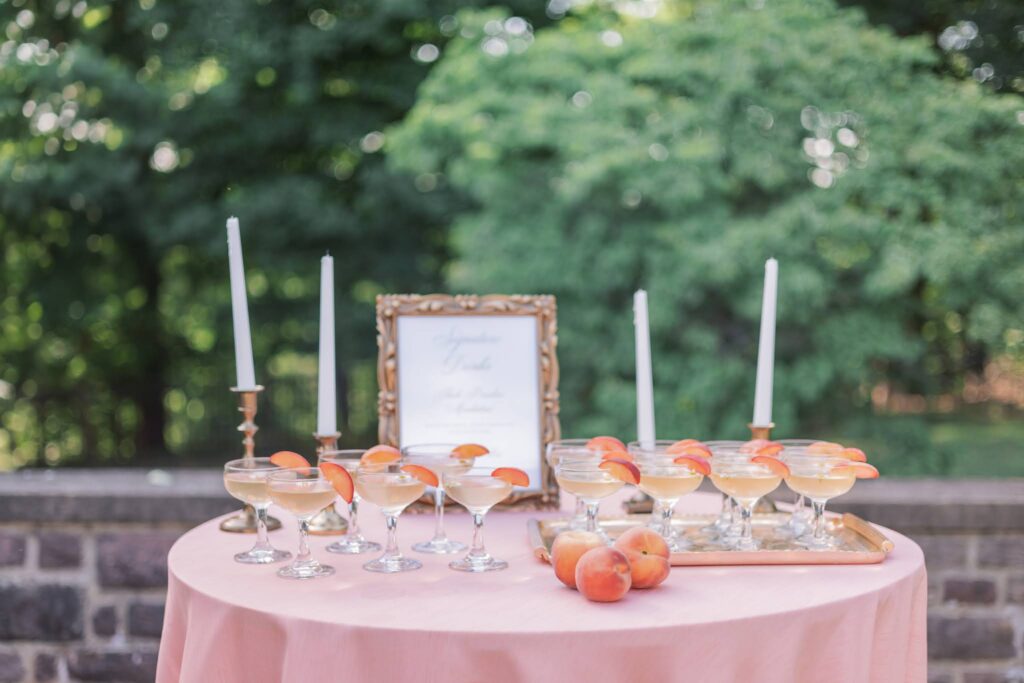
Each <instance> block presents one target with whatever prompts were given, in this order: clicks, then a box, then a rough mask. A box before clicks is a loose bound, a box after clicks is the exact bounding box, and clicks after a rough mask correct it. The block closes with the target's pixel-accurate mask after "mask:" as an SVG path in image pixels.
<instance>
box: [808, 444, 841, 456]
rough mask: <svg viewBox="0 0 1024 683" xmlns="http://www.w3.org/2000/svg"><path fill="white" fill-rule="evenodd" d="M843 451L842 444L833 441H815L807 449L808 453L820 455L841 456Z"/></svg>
mask: <svg viewBox="0 0 1024 683" xmlns="http://www.w3.org/2000/svg"><path fill="white" fill-rule="evenodd" d="M842 451H843V446H842V444H838V443H833V442H832V441H815V442H814V443H812V444H811V445H809V446H808V447H807V452H808V453H817V454H818V455H839V454H840V453H841V452H842Z"/></svg>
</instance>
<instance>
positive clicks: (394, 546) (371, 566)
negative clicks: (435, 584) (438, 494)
mask: <svg viewBox="0 0 1024 683" xmlns="http://www.w3.org/2000/svg"><path fill="white" fill-rule="evenodd" d="M413 467H416V466H413ZM419 469H423V468H422V467H420V468H419ZM428 472H429V470H428ZM429 474H430V475H431V477H433V476H434V475H433V473H432V472H429ZM433 481H434V482H437V479H436V478H434V479H433ZM426 488H427V483H426V482H424V480H423V479H421V478H419V477H417V476H415V474H410V473H409V472H407V471H402V470H399V471H389V472H360V473H359V476H357V477H356V493H358V494H359V495H360V496H362V498H363V500H366V501H369V502H371V503H373V504H374V505H376V506H377V507H379V508H380V511H381V512H382V513H383V514H384V520H385V521H386V523H387V528H388V539H387V545H386V546H385V548H384V554H383V555H381V556H380V557H378V558H377V559H376V560H371V561H370V562H367V563H366V564H364V565H363V569H365V570H367V571H371V572H380V573H382V574H393V573H396V572H407V571H412V570H414V569H419V568H420V567H422V566H423V565H422V564H421V563H420V562H418V561H417V560H414V559H412V558H410V557H404V556H403V555H402V553H401V552H400V551H399V550H398V516H399V515H400V514H402V511H403V510H405V508H407V507H408V506H409V505H410V504H411V503H413V502H414V501H416V500H419V497H420V496H422V495H423V492H424V491H425V490H426Z"/></svg>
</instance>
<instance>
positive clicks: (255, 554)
mask: <svg viewBox="0 0 1024 683" xmlns="http://www.w3.org/2000/svg"><path fill="white" fill-rule="evenodd" d="M279 469H281V468H279V467H278V466H277V465H275V464H273V463H272V462H270V458H239V459H238V460H231V461H229V462H227V463H226V464H225V465H224V488H226V489H227V490H228V493H230V494H231V496H232V497H233V498H237V499H238V500H240V501H242V502H243V503H248V504H249V505H252V507H253V509H254V510H255V511H256V544H255V545H254V546H253V547H252V548H251V549H250V550H247V551H246V552H244V553H238V554H237V555H235V562H241V563H243V564H270V563H271V562H280V561H281V560H287V559H288V558H289V557H291V556H292V554H291V553H290V552H288V551H287V550H278V549H276V548H275V547H274V546H272V545H271V544H270V539H268V538H267V508H269V507H270V502H271V501H270V491H269V489H268V488H267V475H268V474H269V473H271V472H274V471H276V470H279Z"/></svg>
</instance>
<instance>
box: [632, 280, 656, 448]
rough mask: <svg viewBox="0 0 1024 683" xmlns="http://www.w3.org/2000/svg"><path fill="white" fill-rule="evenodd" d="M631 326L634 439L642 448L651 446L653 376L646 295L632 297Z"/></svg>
mask: <svg viewBox="0 0 1024 683" xmlns="http://www.w3.org/2000/svg"><path fill="white" fill-rule="evenodd" d="M633 327H634V332H635V334H636V437H637V440H638V441H639V442H640V443H641V445H643V446H644V447H645V448H653V447H654V439H655V436H654V434H655V431H654V377H653V372H652V369H651V328H650V323H649V321H648V314H647V292H645V291H644V290H642V289H640V290H637V291H636V293H635V294H633Z"/></svg>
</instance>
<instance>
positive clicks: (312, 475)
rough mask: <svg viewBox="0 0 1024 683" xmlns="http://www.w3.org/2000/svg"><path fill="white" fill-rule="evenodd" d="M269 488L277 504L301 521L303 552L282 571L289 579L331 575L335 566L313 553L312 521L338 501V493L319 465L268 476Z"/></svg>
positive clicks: (300, 533) (282, 574) (290, 469)
mask: <svg viewBox="0 0 1024 683" xmlns="http://www.w3.org/2000/svg"><path fill="white" fill-rule="evenodd" d="M267 487H268V488H269V489H270V499H271V500H272V501H273V502H274V505H277V506H278V507H281V508H284V509H285V510H287V511H288V512H290V513H292V514H293V515H295V517H296V519H298V520H299V552H298V554H297V555H296V556H295V560H294V561H292V563H291V565H290V566H288V567H284V568H282V569H280V570H278V572H277V575H278V576H281V577H284V578H286V579H315V578H317V577H319V576H330V575H331V574H333V573H334V567H331V566H328V565H326V564H320V563H319V562H317V561H316V560H315V559H313V556H312V554H311V553H310V552H309V543H308V541H309V539H308V536H309V520H311V519H312V518H313V516H314V515H316V513H318V512H320V511H321V510H323V509H324V508H325V507H327V506H328V505H330V504H331V503H332V502H333V501H334V497H335V496H336V495H337V494H336V493H335V491H334V487H333V486H331V482H329V481H328V480H327V479H326V478H324V476H323V474H322V473H321V472H320V468H319V467H289V468H287V469H280V470H278V471H277V472H271V473H270V474H269V475H267Z"/></svg>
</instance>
